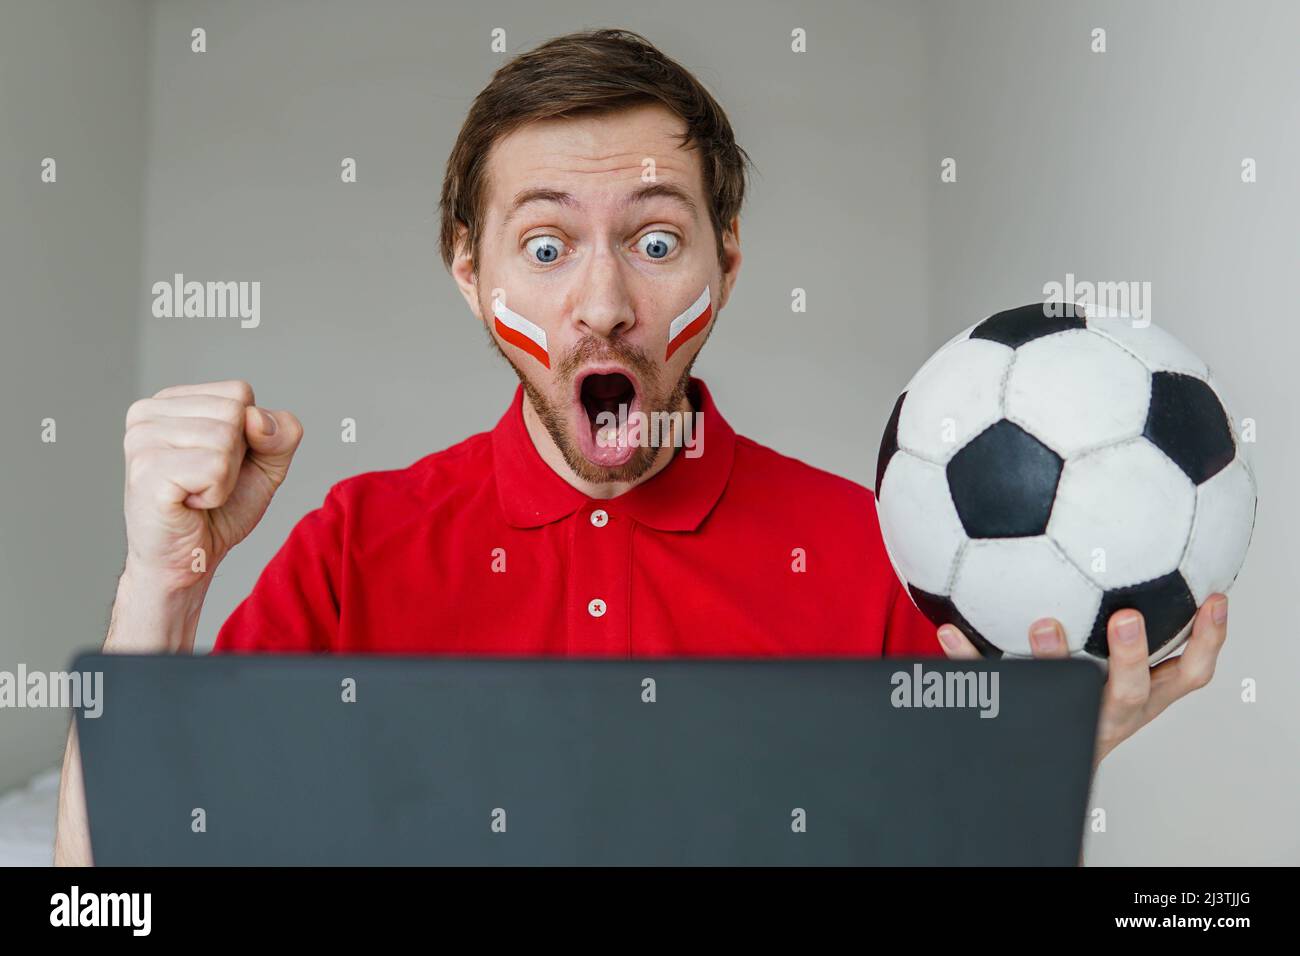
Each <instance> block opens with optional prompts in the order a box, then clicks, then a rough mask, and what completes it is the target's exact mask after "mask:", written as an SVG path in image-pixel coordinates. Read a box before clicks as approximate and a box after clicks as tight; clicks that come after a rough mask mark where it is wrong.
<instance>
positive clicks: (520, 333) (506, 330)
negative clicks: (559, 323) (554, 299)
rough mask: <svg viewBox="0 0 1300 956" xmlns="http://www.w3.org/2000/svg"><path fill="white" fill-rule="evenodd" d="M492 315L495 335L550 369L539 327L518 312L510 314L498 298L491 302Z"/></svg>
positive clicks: (543, 337)
mask: <svg viewBox="0 0 1300 956" xmlns="http://www.w3.org/2000/svg"><path fill="white" fill-rule="evenodd" d="M492 314H493V315H494V316H495V317H496V329H497V335H499V336H501V337H502V338H503V339H505V340H506V341H507V342H509V343H510V344H511V345H513V346H514V347H515V348H519V349H523V350H524V351H525V352H527V353H528V354H529V355H531V356H532V357H533V358H535V359H537V361H539V362H541V363H542V364H543V365H545V366H546V367H547V368H550V367H551V356H550V354H549V353H548V352H547V351H546V332H545V331H544V330H543V329H542V328H541V327H540V326H536V325H533V323H531V322H529V321H528V320H527V319H525V318H524V317H523V316H522V315H520V314H519V313H518V312H511V311H510V310H509V309H507V308H506V304H505V303H504V302H502V301H501V299H499V298H496V299H493V300H492Z"/></svg>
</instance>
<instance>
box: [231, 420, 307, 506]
mask: <svg viewBox="0 0 1300 956" xmlns="http://www.w3.org/2000/svg"><path fill="white" fill-rule="evenodd" d="M245 411H246V415H245V420H244V437H245V439H246V440H247V442H248V448H249V452H250V456H249V457H250V458H251V459H252V461H253V463H254V464H255V465H257V466H258V467H259V468H261V470H262V471H263V472H264V473H265V474H266V475H267V477H268V478H270V479H271V481H272V483H273V485H274V487H273V488H272V490H274V488H277V487H279V485H280V483H281V482H282V481H284V477H285V475H286V474H288V472H289V463H290V462H291V461H293V456H294V452H296V451H297V450H298V445H299V444H300V443H301V442H302V433H303V428H302V422H300V421H298V418H297V416H296V415H294V414H293V413H292V412H286V411H283V410H274V411H273V410H271V409H267V408H259V407H257V406H252V405H250V406H249V407H248V408H247V409H246V410H245Z"/></svg>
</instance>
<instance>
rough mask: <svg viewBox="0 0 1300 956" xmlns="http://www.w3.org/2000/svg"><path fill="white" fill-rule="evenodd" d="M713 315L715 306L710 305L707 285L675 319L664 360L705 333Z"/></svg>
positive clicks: (671, 326)
mask: <svg viewBox="0 0 1300 956" xmlns="http://www.w3.org/2000/svg"><path fill="white" fill-rule="evenodd" d="M712 315H713V306H712V305H710V304H709V287H708V286H707V285H706V286H705V287H704V291H703V292H701V293H700V297H699V298H698V299H696V300H695V301H694V302H692V303H691V304H690V307H689V308H687V310H686V311H685V312H683V313H682V314H681V315H679V316H677V318H675V319H673V321H672V324H671V325H670V326H668V354H667V355H665V356H664V360H665V361H667V360H668V359H670V358H672V357H673V353H674V352H676V351H677V350H678V349H679V348H681V347H682V346H683V345H684V344H685V343H686V341H687V340H688V339H692V338H694V337H695V336H697V335H699V334H700V333H701V332H703V331H704V327H705V326H706V325H708V324H709V318H710V317H711V316H712Z"/></svg>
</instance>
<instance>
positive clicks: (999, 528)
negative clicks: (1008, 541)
mask: <svg viewBox="0 0 1300 956" xmlns="http://www.w3.org/2000/svg"><path fill="white" fill-rule="evenodd" d="M1063 466H1064V462H1062V461H1061V456H1060V455H1058V454H1056V452H1054V451H1052V450H1051V449H1050V448H1048V447H1047V446H1046V445H1044V444H1043V443H1042V442H1040V441H1039V440H1038V439H1037V438H1035V437H1034V436H1033V435H1031V434H1029V432H1027V431H1025V430H1024V429H1023V428H1021V427H1020V426H1019V425H1017V424H1015V423H1014V422H1011V421H1008V420H1007V419H1005V418H1004V419H1002V420H1001V421H999V422H996V423H994V424H992V425H990V426H989V427H988V428H986V429H984V431H982V432H980V433H979V434H978V435H976V436H975V437H974V438H972V439H971V440H970V441H969V442H968V443H967V444H966V445H965V447H963V448H962V449H961V451H959V452H957V454H955V455H953V456H952V459H951V460H950V461H949V462H948V491H949V493H950V494H951V495H952V502H953V504H954V505H955V506H956V508H957V517H958V518H960V519H961V524H962V527H963V528H965V529H966V533H967V534H968V535H970V537H972V538H1025V537H1030V536H1032V535H1038V534H1042V533H1043V532H1044V531H1046V530H1047V519H1048V518H1049V517H1051V514H1052V502H1053V501H1054V500H1055V499H1056V484H1057V482H1058V481H1059V480H1060V478H1061V468H1062V467H1063Z"/></svg>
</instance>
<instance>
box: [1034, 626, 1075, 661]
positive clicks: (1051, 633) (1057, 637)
mask: <svg viewBox="0 0 1300 956" xmlns="http://www.w3.org/2000/svg"><path fill="white" fill-rule="evenodd" d="M1029 647H1030V649H1031V650H1033V652H1034V656H1035V657H1069V656H1070V647H1069V645H1068V644H1066V642H1065V628H1063V627H1062V626H1061V622H1060V621H1058V620H1056V618H1053V617H1045V618H1043V619H1041V620H1038V621H1035V622H1034V623H1033V624H1031V625H1030V627H1029Z"/></svg>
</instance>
